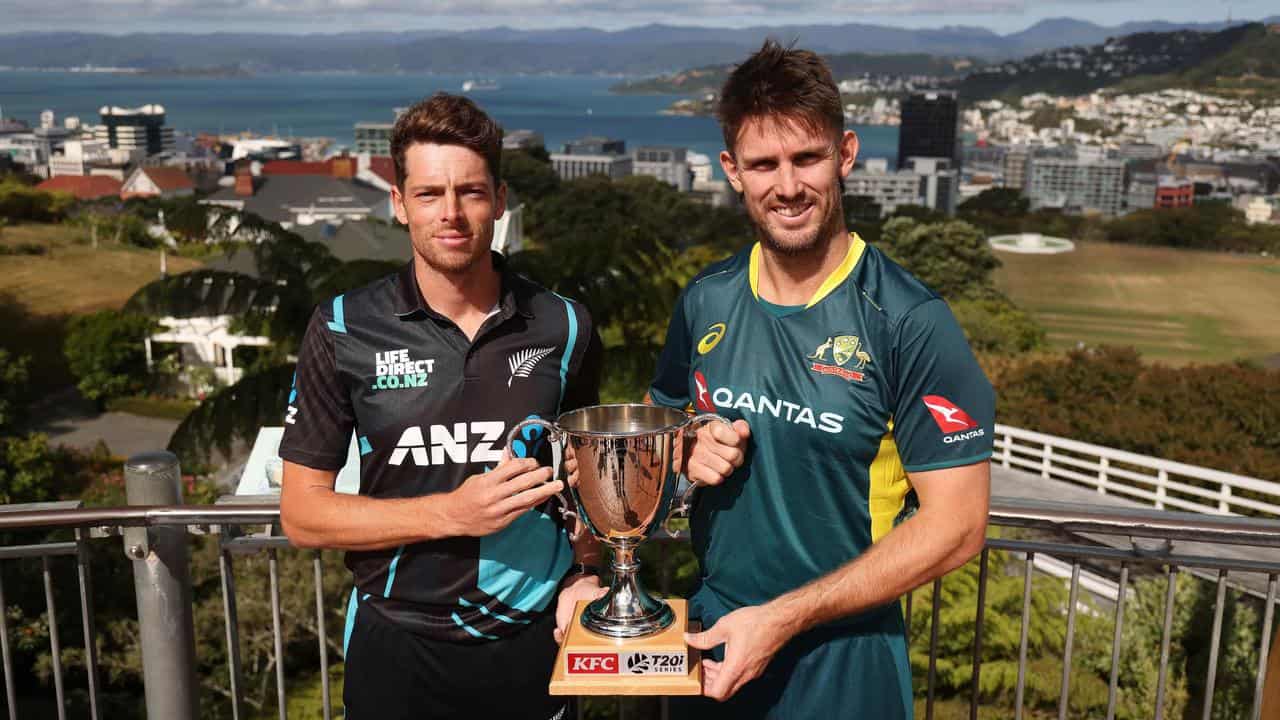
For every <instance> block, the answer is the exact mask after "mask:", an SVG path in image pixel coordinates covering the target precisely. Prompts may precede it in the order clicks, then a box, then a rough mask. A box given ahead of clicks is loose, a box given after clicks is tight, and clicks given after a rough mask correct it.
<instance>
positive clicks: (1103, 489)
mask: <svg viewBox="0 0 1280 720" xmlns="http://www.w3.org/2000/svg"><path fill="white" fill-rule="evenodd" d="M1109 467H1111V459H1110V458H1108V457H1107V456H1106V455H1099V456H1098V492H1099V493H1100V494H1102V495H1106V494H1107V468H1109Z"/></svg>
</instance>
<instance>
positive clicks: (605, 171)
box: [551, 136, 634, 180]
mask: <svg viewBox="0 0 1280 720" xmlns="http://www.w3.org/2000/svg"><path fill="white" fill-rule="evenodd" d="M626 153H627V144H626V141H623V140H612V139H610V138H604V137H593V136H588V137H584V138H581V139H579V140H573V141H570V142H567V143H565V144H564V151H563V152H558V153H551V167H553V168H555V171H556V174H558V175H559V176H560V178H561V179H562V180H573V179H574V178H580V177H586V176H588V175H607V176H608V177H610V178H612V179H614V180H617V179H619V178H624V177H627V176H629V175H631V174H632V170H633V167H634V162H633V161H632V159H631V156H630V155H628V154H626Z"/></svg>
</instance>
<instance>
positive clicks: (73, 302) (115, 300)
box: [0, 224, 200, 387]
mask: <svg viewBox="0 0 1280 720" xmlns="http://www.w3.org/2000/svg"><path fill="white" fill-rule="evenodd" d="M85 234H87V233H83V232H82V231H80V230H77V229H74V228H68V227H66V226H63V225H40V224H30V225H16V226H6V227H3V228H0V246H4V247H5V248H6V250H10V251H11V250H12V249H17V248H18V247H19V246H21V245H39V246H41V247H43V248H44V254H41V255H27V254H19V255H8V254H6V255H0V327H3V328H4V332H3V333H0V348H3V349H6V350H8V351H10V352H11V353H13V354H14V355H29V356H30V357H31V359H32V364H31V369H30V373H31V383H32V385H33V386H36V387H61V386H62V385H65V384H67V383H70V382H72V378H71V374H70V371H69V370H68V369H67V362H66V358H65V357H64V356H63V352H62V346H63V342H64V341H65V334H66V319H67V318H68V317H70V316H72V315H78V314H81V313H88V312H93V311H95V310H109V309H115V308H119V307H120V306H122V305H124V302H125V301H126V300H128V299H129V297H130V296H131V295H133V293H134V292H136V291H137V290H138V288H140V287H142V286H143V285H146V284H147V283H149V282H151V281H152V280H155V279H156V278H158V277H159V276H160V251H159V250H141V249H138V248H131V247H119V246H110V245H108V244H107V243H106V242H105V241H104V243H103V244H102V245H101V246H100V247H98V248H97V249H94V248H92V247H90V246H89V244H87V242H84V241H83V237H82V236H83V235H85ZM199 265H200V263H199V262H198V261H195V260H190V259H188V258H176V257H173V256H172V255H171V256H169V258H168V270H169V272H170V273H177V272H185V271H186V270H190V269H192V268H194V267H198V266H199Z"/></svg>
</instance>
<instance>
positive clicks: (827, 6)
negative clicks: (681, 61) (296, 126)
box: [0, 0, 1271, 34]
mask: <svg viewBox="0 0 1280 720" xmlns="http://www.w3.org/2000/svg"><path fill="white" fill-rule="evenodd" d="M433 9H434V10H435V12H433V13H431V14H425V13H423V12H422V9H421V6H418V5H416V4H415V3H412V2H408V1H407V0H306V1H304V2H298V3H279V2H273V1H271V0H222V1H220V2H213V3H210V2H203V1H200V0H170V1H169V2H165V3H153V2H149V1H148V0H89V2H85V3H77V4H71V3H67V2H53V3H48V2H37V0H0V16H3V17H5V18H6V19H7V20H8V22H7V23H6V25H7V27H8V29H9V30H10V31H12V32H51V31H83V32H97V33H110V34H126V33H132V32H151V33H154V32H180V33H202V32H272V33H337V32H346V31H352V30H356V31H431V30H439V31H459V30H477V29H491V28H496V27H503V26H507V27H511V26H512V25H513V24H512V23H511V18H512V17H519V18H521V22H520V25H519V27H518V28H516V29H520V30H541V29H562V28H579V27H591V28H598V29H602V30H621V29H626V28H631V27H636V26H640V25H646V24H652V23H660V24H668V25H682V26H702V27H732V28H745V27H767V26H771V25H801V24H823V23H831V24H843V23H866V24H879V25H887V26H893V27H902V28H910V29H921V28H941V27H945V26H970V27H982V28H988V29H990V30H992V31H994V32H997V33H1000V34H1008V33H1013V32H1019V31H1021V30H1025V29H1026V28H1028V27H1030V26H1032V25H1034V24H1035V23H1037V22H1040V21H1042V20H1046V19H1055V18H1072V19H1077V20H1083V21H1087V22H1092V23H1095V24H1099V25H1104V26H1110V25H1119V24H1122V23H1126V22H1148V21H1165V22H1173V23H1216V22H1223V21H1226V20H1227V19H1228V18H1230V19H1231V20H1233V21H1245V20H1257V19H1262V18H1264V17H1266V16H1267V15H1268V12H1269V11H1270V10H1271V6H1270V5H1269V3H1268V2H1266V1H1265V0H1232V1H1230V2H1213V3H1204V2H1196V1H1194V0H1170V2H1167V3H1165V4H1164V5H1163V7H1162V8H1161V10H1160V13H1161V14H1160V15H1159V16H1157V17H1153V16H1152V11H1151V7H1150V4H1149V3H1143V2H1140V1H1139V0H1050V1H1043V0H868V1H866V2H857V3H855V2H849V1H847V0H837V2H835V3H822V2H818V1H817V0H784V2H781V3H773V4H764V3H753V2H746V3H741V2H733V1H732V0H709V1H708V2H690V1H688V0H661V1H660V2H647V1H640V0H628V1H625V2H622V3H612V2H603V1H602V0H562V1H560V2H555V3H552V2H548V1H547V0H477V1H475V2H470V1H468V2H463V1H462V0H442V1H441V2H437V3H433Z"/></svg>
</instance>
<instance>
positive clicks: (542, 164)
mask: <svg viewBox="0 0 1280 720" xmlns="http://www.w3.org/2000/svg"><path fill="white" fill-rule="evenodd" d="M501 170H502V179H503V180H504V181H505V182H506V183H507V185H508V186H510V187H511V189H512V190H514V191H515V192H516V196H517V197H518V198H519V199H520V200H521V201H526V202H537V201H539V200H542V199H543V198H545V197H547V196H548V195H550V194H552V193H554V192H555V191H556V190H559V189H560V176H559V175H557V174H556V171H555V170H554V169H553V168H552V167H551V163H550V161H549V159H545V158H538V157H535V156H534V155H532V154H530V153H529V152H527V151H525V150H503V151H502V168H501Z"/></svg>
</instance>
